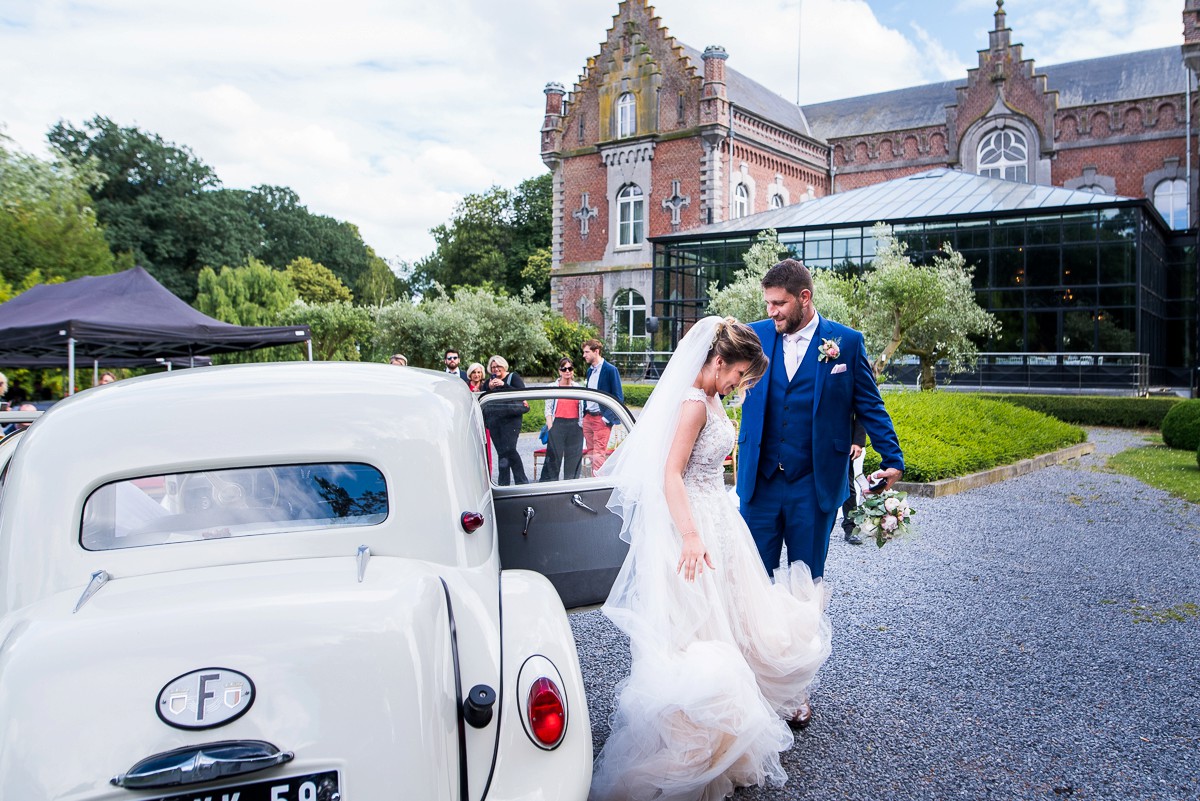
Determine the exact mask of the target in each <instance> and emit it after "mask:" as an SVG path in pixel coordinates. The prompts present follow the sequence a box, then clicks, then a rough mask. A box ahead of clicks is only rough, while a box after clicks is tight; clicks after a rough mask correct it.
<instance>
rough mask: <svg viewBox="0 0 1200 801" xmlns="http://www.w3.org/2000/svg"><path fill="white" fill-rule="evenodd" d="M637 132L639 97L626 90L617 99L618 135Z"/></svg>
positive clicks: (629, 134)
mask: <svg viewBox="0 0 1200 801" xmlns="http://www.w3.org/2000/svg"><path fill="white" fill-rule="evenodd" d="M635 133H637V98H635V97H634V96H633V93H632V92H626V93H625V94H623V95H621V96H620V97H619V98H618V99H617V136H633V135H634V134H635Z"/></svg>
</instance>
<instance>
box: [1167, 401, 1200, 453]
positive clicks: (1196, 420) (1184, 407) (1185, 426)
mask: <svg viewBox="0 0 1200 801" xmlns="http://www.w3.org/2000/svg"><path fill="white" fill-rule="evenodd" d="M1162 438H1163V444H1164V445H1166V446H1167V447H1168V448H1176V449H1178V450H1181V451H1193V450H1196V448H1197V447H1200V400H1189V401H1184V402H1183V403H1179V404H1176V405H1175V406H1174V407H1173V408H1172V409H1171V411H1169V412H1167V416H1166V417H1164V418H1163V421H1162Z"/></svg>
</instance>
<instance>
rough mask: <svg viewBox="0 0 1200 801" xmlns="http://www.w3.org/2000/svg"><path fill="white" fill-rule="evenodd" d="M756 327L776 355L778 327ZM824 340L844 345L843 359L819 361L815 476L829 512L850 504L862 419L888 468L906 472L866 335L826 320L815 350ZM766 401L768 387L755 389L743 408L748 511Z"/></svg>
mask: <svg viewBox="0 0 1200 801" xmlns="http://www.w3.org/2000/svg"><path fill="white" fill-rule="evenodd" d="M750 328H751V329H753V331H754V333H756V334H758V338H759V340H760V341H761V342H762V345H763V350H764V351H766V352H767V353H768V354H770V353H772V352H774V350H775V341H776V338H777V337H778V336H779V335H778V334H777V333H775V323H774V322H773V321H771V320H759V321H758V322H756V323H751V324H750ZM824 339H832V340H834V341H836V342H838V347H839V349H840V350H841V354H840V355H839V356H838V358H837V359H834V360H831V361H824V362H822V361H818V362H817V363H816V364H817V368H816V369H817V381H816V388H815V398H814V399H813V418H812V445H813V447H812V454H813V457H812V458H813V466H812V469H813V478H814V481H815V483H816V487H817V503H818V505H819V506H820V508H821V509H822V510H823V511H825V512H828V511H831V510H832V509H834V508H835V507H837V506H840V505H841V503H842V501H844V500H846V490H847V479H846V476H847V474H848V472H849V469H850V444H851V442H852V438H853V436H854V421H855V419H856V418H857V420H858V422H859V423H860V424H861V425H862V427H863V428H865V429H866V431H867V434H869V435H870V437H871V446H872V447H873V448H875V450H876V451H878V452H879V455H880V456H882V457H883V466H884V467H885V468H887V467H895V468H897V469H900V470H903V469H904V456H903V454H902V453H901V452H900V442H899V440H897V439H896V431H895V429H894V428H892V418H891V417H890V416H888V413H887V410H886V409H884V407H883V398H882V397H880V395H879V387H878V386H877V385H876V384H875V375H874V373H873V372H872V371H871V363H870V362H869V361H868V360H867V350H866V348H865V347H864V346H863V338H862V334H860V333H859V332H858V331H855V330H854V329H853V328H847V327H846V326H844V325H841V324H839V323H835V322H833V321H831V320H826V319H825V318H824V317H822V318H821V319H820V322H819V323H818V324H817V330H816V333H815V335H814V337H813V341H812V343H811V344H810V345H809V347H810V348H815V347H819V346H820V344H821V340H824ZM781 352H782V349H781ZM837 365H845V366H846V369H845V370H843V371H839V372H838V373H836V374H835V373H833V369H834V368H835V367H836V366H837ZM763 380H764V381H765V380H766V378H765V377H764V379H763ZM766 402H767V391H766V387H765V386H764V387H753V388H751V390H750V393H749V394H748V395H747V396H746V401H745V403H743V404H742V425H741V428H740V429H739V430H738V474H737V493H738V498H739V499H740V500H741V503H742V506H743V508H745V505H746V504H748V503H749V502H750V499H751V498H752V497H754V486H755V481H756V479H757V478H758V460H759V455H760V449H761V446H762V439H763V420H764V418H765V416H766V415H765V410H766Z"/></svg>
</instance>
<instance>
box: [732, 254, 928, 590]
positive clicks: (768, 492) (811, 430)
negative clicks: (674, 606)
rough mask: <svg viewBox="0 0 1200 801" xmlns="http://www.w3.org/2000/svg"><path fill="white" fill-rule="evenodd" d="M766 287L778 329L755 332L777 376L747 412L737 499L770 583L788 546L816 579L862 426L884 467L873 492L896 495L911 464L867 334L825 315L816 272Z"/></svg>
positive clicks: (762, 326) (797, 273) (791, 272)
mask: <svg viewBox="0 0 1200 801" xmlns="http://www.w3.org/2000/svg"><path fill="white" fill-rule="evenodd" d="M762 287H763V299H764V300H765V301H766V305H767V316H768V317H769V318H770V319H767V320H759V321H758V322H756V323H751V324H750V327H751V328H752V329H753V330H754V332H755V333H756V334H758V338H759V340H760V341H761V342H762V346H763V351H764V352H765V353H766V354H767V356H768V357H769V358H770V360H771V366H770V368H769V369H768V370H767V374H766V376H764V377H763V380H761V381H760V382H759V383H758V386H756V387H755V388H754V390H753V391H751V392H750V393H749V394H748V395H747V396H746V401H745V403H744V404H743V405H742V425H741V429H740V431H739V433H738V455H739V458H738V475H737V493H738V498H739V499H740V501H741V504H740V505H741V512H742V517H744V518H745V519H746V525H747V526H749V528H750V533H751V534H752V535H753V536H754V542H755V544H757V545H758V552H759V555H760V556H761V557H762V560H763V564H764V565H765V566H766V568H767V573H771V572H773V571H774V570H775V568H777V567H778V566H779V557H780V547H781V545H782V544H784V543H786V544H787V552H788V560H789V561H791V562H794V561H797V560H800V561H803V562H804V563H805V564H807V565H808V567H809V569H810V570H811V571H812V575H813V578H817V577H819V576H821V575H823V574H824V572H825V556H826V554H827V553H828V551H829V532H830V529H832V528H833V523H834V520H835V519H836V517H837V510H838V507H839V506H841V504H842V501H844V500H845V499H846V494H847V491H848V482H847V475H848V471H849V462H850V446H851V442H852V437H853V434H854V420H855V418H856V417H857V419H858V421H859V422H860V423H861V424H862V426H863V428H865V429H866V431H867V434H869V435H870V437H871V445H872V447H874V448H875V450H876V451H877V452H878V453H879V455H880V456H882V457H883V465H882V466H883V469H882V470H880V471H879V472H877V473H875V474H874V475H873V476H872V482H873V483H874V482H877V481H878V480H879V479H886V481H887V486H888V487H891V486H892V484H894V483H895V482H896V481H897V480H898V479H899V478H900V475H901V473H902V472H903V471H904V457H903V455H902V454H901V453H900V443H899V441H898V440H897V439H896V432H895V429H893V428H892V420H891V418H890V417H889V416H888V413H887V410H885V409H884V407H883V399H882V398H881V397H880V396H879V389H878V387H877V386H876V385H875V375H874V373H873V372H872V370H871V365H870V364H869V363H868V361H867V353H866V349H865V348H864V347H863V337H862V334H860V333H859V332H857V331H855V330H854V329H852V328H847V327H846V326H844V325H840V324H838V323H835V322H833V321H832V320H826V319H825V318H824V317H821V316H820V315H819V314H817V312H816V309H814V308H813V302H812V295H813V282H812V276H811V275H810V274H809V272H808V269H807V268H806V267H805V266H804V265H803V264H801V263H800V262H798V261H796V260H795V259H785V260H784V261H781V262H779V263H778V264H776V265H775V266H774V267H772V268H771V269H770V270H768V271H767V274H766V275H765V276H763V279H762Z"/></svg>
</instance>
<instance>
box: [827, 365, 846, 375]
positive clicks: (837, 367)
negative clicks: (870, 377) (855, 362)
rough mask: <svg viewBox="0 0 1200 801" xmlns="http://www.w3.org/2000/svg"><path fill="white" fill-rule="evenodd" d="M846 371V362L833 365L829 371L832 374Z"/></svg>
mask: <svg viewBox="0 0 1200 801" xmlns="http://www.w3.org/2000/svg"><path fill="white" fill-rule="evenodd" d="M844 372H846V365H844V364H835V365H834V366H833V369H832V370H830V371H829V374H830V375H837V374H838V373H844Z"/></svg>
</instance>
